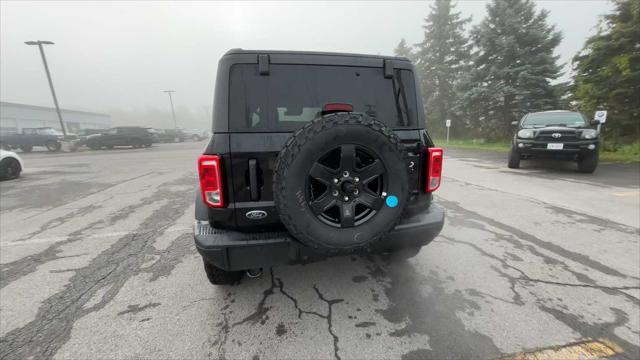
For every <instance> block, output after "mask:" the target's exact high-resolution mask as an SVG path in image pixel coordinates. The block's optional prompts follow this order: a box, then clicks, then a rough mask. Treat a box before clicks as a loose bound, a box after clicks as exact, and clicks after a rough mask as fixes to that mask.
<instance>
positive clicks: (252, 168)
mask: <svg viewBox="0 0 640 360" xmlns="http://www.w3.org/2000/svg"><path fill="white" fill-rule="evenodd" d="M249 189H250V190H251V201H258V197H259V191H258V190H259V189H258V161H257V160H256V159H249Z"/></svg>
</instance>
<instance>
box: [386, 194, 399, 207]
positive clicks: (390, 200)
mask: <svg viewBox="0 0 640 360" xmlns="http://www.w3.org/2000/svg"><path fill="white" fill-rule="evenodd" d="M386 203H387V206H388V207H396V206H398V198H397V197H395V196H393V195H389V196H387V200H386Z"/></svg>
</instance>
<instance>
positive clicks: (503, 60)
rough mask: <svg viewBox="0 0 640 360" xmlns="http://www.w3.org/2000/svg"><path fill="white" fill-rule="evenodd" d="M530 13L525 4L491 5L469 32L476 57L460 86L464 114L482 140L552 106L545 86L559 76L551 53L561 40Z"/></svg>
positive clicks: (542, 15) (552, 94)
mask: <svg viewBox="0 0 640 360" xmlns="http://www.w3.org/2000/svg"><path fill="white" fill-rule="evenodd" d="M547 16H548V12H547V11H546V10H542V11H540V12H536V9H535V5H534V4H533V2H532V1H531V0H508V1H507V0H493V2H491V3H490V4H488V5H487V17H486V18H485V19H484V20H483V21H482V22H481V23H480V24H479V25H478V26H476V27H475V28H474V29H473V32H472V37H473V42H474V46H475V48H476V52H475V53H474V61H473V67H472V71H471V74H470V76H469V78H468V82H467V84H466V94H465V104H466V106H465V110H466V115H467V116H468V117H469V119H470V121H472V124H471V125H472V126H473V127H475V128H478V129H479V130H480V131H481V133H482V134H483V135H485V136H488V137H492V138H498V137H504V136H506V135H507V134H509V132H510V129H511V127H510V123H511V121H514V120H519V119H520V118H521V117H522V116H523V115H524V114H526V113H528V112H531V111H543V110H549V109H553V108H555V107H557V106H558V96H557V90H556V89H554V87H553V86H552V85H551V83H550V82H551V81H552V80H554V79H556V78H557V77H558V76H559V74H560V67H559V66H558V64H557V60H558V57H557V56H554V54H553V52H554V50H555V48H556V47H557V46H558V44H559V43H560V40H561V39H562V36H561V34H560V32H558V31H556V30H555V29H554V27H553V26H552V25H549V24H547Z"/></svg>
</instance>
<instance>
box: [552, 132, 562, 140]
mask: <svg viewBox="0 0 640 360" xmlns="http://www.w3.org/2000/svg"><path fill="white" fill-rule="evenodd" d="M551 137H552V138H554V139H559V138H561V137H562V134H560V133H553V134H551Z"/></svg>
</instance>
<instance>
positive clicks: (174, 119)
mask: <svg viewBox="0 0 640 360" xmlns="http://www.w3.org/2000/svg"><path fill="white" fill-rule="evenodd" d="M163 91H164V92H166V93H167V94H169V102H170V103H171V116H172V117H173V127H174V129H177V128H178V123H177V122H176V112H175V110H173V98H172V97H171V94H172V93H174V92H176V91H175V90H163Z"/></svg>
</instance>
